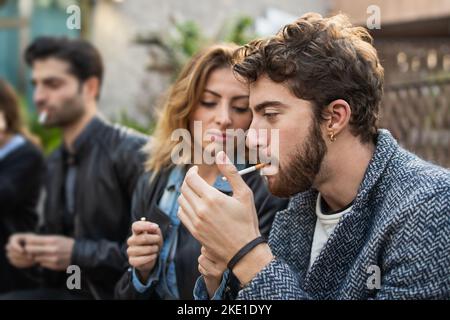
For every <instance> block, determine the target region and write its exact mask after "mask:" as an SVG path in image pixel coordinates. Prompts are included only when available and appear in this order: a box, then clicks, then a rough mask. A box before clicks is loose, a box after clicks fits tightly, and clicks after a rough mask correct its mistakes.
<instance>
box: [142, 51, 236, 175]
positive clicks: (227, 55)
mask: <svg viewBox="0 0 450 320" xmlns="http://www.w3.org/2000/svg"><path fill="white" fill-rule="evenodd" d="M236 49H238V46H237V45H235V44H219V45H213V46H210V47H208V48H206V49H203V50H202V51H200V52H199V53H197V54H196V55H195V56H194V57H193V58H192V59H191V60H190V61H189V62H188V63H187V64H186V65H185V66H184V68H183V70H182V71H181V73H180V75H179V76H178V78H177V79H176V81H175V83H174V84H173V85H172V86H171V87H170V88H169V91H168V94H167V97H166V99H165V100H164V102H163V104H162V109H161V111H160V113H159V115H158V122H157V125H156V129H155V132H154V135H153V137H152V139H151V140H150V141H149V143H148V144H147V145H146V146H145V147H144V150H145V151H146V153H147V161H146V162H145V170H146V171H152V178H153V177H154V176H156V174H158V173H159V172H160V171H161V170H162V169H164V168H167V167H171V166H173V165H174V164H173V163H172V161H171V154H172V150H173V149H174V148H175V146H176V145H177V144H178V143H179V142H178V141H172V139H171V135H172V132H173V131H174V130H176V129H187V130H189V119H190V116H191V114H192V113H193V111H194V109H195V107H196V106H197V105H198V103H199V102H200V99H201V96H202V94H203V92H204V90H205V87H206V82H207V81H208V77H209V75H210V74H211V72H213V71H214V70H217V69H221V68H227V67H229V68H231V67H232V65H233V55H234V53H235V51H236ZM189 160H191V159H185V161H189ZM186 163H187V162H186Z"/></svg>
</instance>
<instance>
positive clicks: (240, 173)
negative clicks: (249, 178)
mask: <svg viewBox="0 0 450 320" xmlns="http://www.w3.org/2000/svg"><path fill="white" fill-rule="evenodd" d="M268 165H269V164H268V163H258V164H257V165H254V166H252V167H248V168H245V169H243V170H240V171H238V174H239V175H240V176H242V175H244V174H247V173H250V172H253V171H256V170H259V169H262V168H264V167H266V166H268ZM222 180H223V181H227V178H226V177H222Z"/></svg>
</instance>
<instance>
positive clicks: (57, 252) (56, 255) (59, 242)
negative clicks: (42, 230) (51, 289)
mask: <svg viewBox="0 0 450 320" xmlns="http://www.w3.org/2000/svg"><path fill="white" fill-rule="evenodd" d="M74 244H75V240H74V239H73V238H68V237H64V236H58V235H49V236H41V235H31V236H29V237H27V239H26V244H25V251H26V252H27V253H28V254H29V255H31V256H32V257H33V259H34V261H35V262H37V263H38V264H39V265H40V266H41V267H43V268H47V269H50V270H54V271H65V270H66V269H67V267H68V266H69V265H70V263H71V258H72V251H73V246H74Z"/></svg>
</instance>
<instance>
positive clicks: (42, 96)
mask: <svg viewBox="0 0 450 320" xmlns="http://www.w3.org/2000/svg"><path fill="white" fill-rule="evenodd" d="M33 101H34V104H35V105H36V106H38V107H39V106H42V105H44V104H45V102H46V101H47V94H46V93H45V90H43V89H41V88H39V87H36V88H35V89H34V93H33Z"/></svg>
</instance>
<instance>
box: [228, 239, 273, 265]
mask: <svg viewBox="0 0 450 320" xmlns="http://www.w3.org/2000/svg"><path fill="white" fill-rule="evenodd" d="M263 242H267V239H266V238H264V237H263V236H259V237H258V238H256V239H254V240H252V241H250V242H249V243H247V244H246V245H245V246H243V247H242V249H241V250H239V251H238V252H237V253H236V254H235V255H234V257H233V258H231V260H230V262H228V265H227V267H228V269H229V270H230V271H232V270H233V268H234V266H235V265H236V264H237V263H238V262H239V260H241V259H242V258H243V257H244V256H245V255H246V254H247V253H249V252H250V251H251V250H252V249H253V248H254V247H256V246H257V245H259V244H261V243H263Z"/></svg>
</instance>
